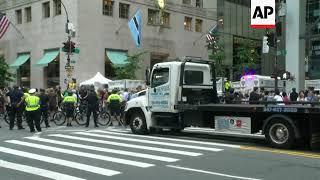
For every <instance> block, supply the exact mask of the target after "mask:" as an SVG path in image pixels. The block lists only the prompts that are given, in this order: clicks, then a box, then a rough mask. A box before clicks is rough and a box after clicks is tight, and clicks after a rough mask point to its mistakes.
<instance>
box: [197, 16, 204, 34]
mask: <svg viewBox="0 0 320 180" xmlns="http://www.w3.org/2000/svg"><path fill="white" fill-rule="evenodd" d="M202 23H203V21H202V20H201V19H196V32H202Z"/></svg>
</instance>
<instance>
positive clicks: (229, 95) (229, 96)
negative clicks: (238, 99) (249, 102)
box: [225, 88, 235, 104]
mask: <svg viewBox="0 0 320 180" xmlns="http://www.w3.org/2000/svg"><path fill="white" fill-rule="evenodd" d="M234 98H235V95H234V89H233V88H230V91H229V92H227V93H226V98H225V101H226V104H233V103H234V102H233V100H234Z"/></svg>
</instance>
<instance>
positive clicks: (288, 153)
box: [240, 146, 320, 159]
mask: <svg viewBox="0 0 320 180" xmlns="http://www.w3.org/2000/svg"><path fill="white" fill-rule="evenodd" d="M240 149H242V150H249V151H260V152H269V153H275V154H285V155H290V156H300V157H306V158H313V159H320V154H316V153H304V152H298V151H289V150H278V149H268V148H259V147H249V146H241V148H240Z"/></svg>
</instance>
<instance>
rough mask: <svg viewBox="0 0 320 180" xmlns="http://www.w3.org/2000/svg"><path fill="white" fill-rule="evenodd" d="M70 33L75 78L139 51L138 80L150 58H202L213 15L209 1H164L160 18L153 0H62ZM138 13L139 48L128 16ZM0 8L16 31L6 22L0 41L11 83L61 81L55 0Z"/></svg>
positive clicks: (61, 17) (60, 26)
mask: <svg viewBox="0 0 320 180" xmlns="http://www.w3.org/2000/svg"><path fill="white" fill-rule="evenodd" d="M62 2H63V4H64V5H65V7H66V9H67V12H68V16H69V20H70V22H71V23H73V25H74V27H75V29H76V33H75V36H74V37H73V38H72V41H73V42H75V43H76V47H77V48H79V49H80V53H79V54H74V55H72V57H71V65H72V66H74V70H73V76H72V77H74V78H76V79H77V81H78V82H81V81H84V80H86V79H89V78H91V77H92V76H94V75H95V74H96V73H97V72H101V73H102V74H105V75H107V76H108V73H109V72H108V71H109V68H108V67H109V66H108V63H110V62H111V63H113V64H115V65H117V64H119V65H121V64H122V63H123V61H124V58H125V57H126V55H128V54H129V55H134V54H137V53H139V52H146V53H145V54H143V56H142V57H141V58H142V63H141V68H140V69H139V70H137V72H136V76H137V78H138V79H144V78H145V70H146V69H148V68H150V66H152V65H153V64H154V63H157V62H162V61H167V60H170V59H176V58H177V57H182V56H196V57H202V58H205V59H207V58H208V51H207V48H206V40H205V36H204V34H205V33H206V32H207V30H208V29H209V28H210V27H212V26H213V25H214V24H215V23H216V20H217V17H216V14H217V13H216V12H215V11H216V6H217V2H216V1H213V0H168V1H167V4H166V8H165V10H164V13H163V16H162V17H163V18H160V15H159V9H157V7H156V6H155V0H114V1H111V0H90V1H84V0H62ZM138 9H140V10H141V12H142V22H143V23H142V24H143V25H142V39H141V42H142V47H141V48H136V47H135V44H134V42H133V40H132V38H131V35H130V31H129V29H128V25H127V23H128V21H129V19H130V18H131V17H132V16H133V15H134V14H135V12H136V11H137V10H138ZM0 10H1V12H3V13H5V14H6V16H7V17H8V18H9V20H10V21H11V22H12V24H13V25H14V26H15V27H16V29H18V30H19V31H20V32H21V33H22V34H19V33H18V31H17V30H16V29H15V28H14V27H13V25H11V26H10V28H9V30H8V31H7V33H6V34H5V36H4V37H3V38H2V39H1V40H0V53H1V54H2V55H3V56H4V57H5V59H6V61H7V62H8V64H9V65H10V66H11V67H12V69H13V71H16V72H17V83H18V84H20V85H23V86H30V87H37V88H42V87H45V88H46V87H52V86H55V85H62V86H63V85H64V84H65V81H66V77H67V76H66V71H65V65H66V54H65V53H64V52H62V51H61V47H62V46H63V44H62V43H63V42H66V41H67V34H66V33H65V24H66V13H65V11H64V9H63V6H62V5H61V3H59V1H56V0H15V1H12V0H3V1H0Z"/></svg>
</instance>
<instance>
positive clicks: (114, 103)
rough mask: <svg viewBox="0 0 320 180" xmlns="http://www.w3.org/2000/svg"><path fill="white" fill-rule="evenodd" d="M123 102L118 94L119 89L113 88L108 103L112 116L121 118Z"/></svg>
mask: <svg viewBox="0 0 320 180" xmlns="http://www.w3.org/2000/svg"><path fill="white" fill-rule="evenodd" d="M121 102H122V98H121V96H120V95H119V94H118V90H117V89H113V90H112V92H111V95H110V96H109V97H108V100H107V103H108V105H109V109H110V114H111V116H117V119H118V120H120V113H121ZM111 125H112V122H111Z"/></svg>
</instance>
